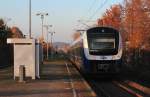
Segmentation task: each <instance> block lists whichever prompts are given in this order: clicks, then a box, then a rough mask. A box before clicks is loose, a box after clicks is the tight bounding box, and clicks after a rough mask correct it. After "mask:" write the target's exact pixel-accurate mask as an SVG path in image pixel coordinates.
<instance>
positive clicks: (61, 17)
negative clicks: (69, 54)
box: [0, 0, 123, 42]
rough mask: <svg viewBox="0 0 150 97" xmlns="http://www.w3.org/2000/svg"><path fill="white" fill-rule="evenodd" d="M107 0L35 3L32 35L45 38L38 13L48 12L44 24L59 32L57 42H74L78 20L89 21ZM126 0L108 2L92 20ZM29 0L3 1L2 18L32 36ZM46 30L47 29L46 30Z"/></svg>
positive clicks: (36, 1) (40, 1)
mask: <svg viewBox="0 0 150 97" xmlns="http://www.w3.org/2000/svg"><path fill="white" fill-rule="evenodd" d="M104 1H105V0H32V32H33V36H34V37H39V35H41V19H40V17H38V16H36V13H37V12H48V13H49V16H48V17H45V21H44V24H52V25H53V27H52V28H51V29H50V30H51V31H55V32H56V34H55V36H54V41H63V42H70V41H71V40H72V38H71V35H72V34H73V33H74V32H75V31H74V29H75V28H77V24H79V23H77V20H80V19H84V20H88V19H89V18H90V17H91V16H92V15H93V14H94V13H95V12H96V10H97V9H98V8H99V7H100V6H102V5H103V3H104ZM122 1H123V0H107V2H106V3H105V4H104V6H103V7H101V8H100V9H99V10H98V11H97V13H96V14H95V15H94V16H93V18H92V19H91V20H96V19H97V18H99V17H100V16H101V15H102V14H103V13H104V12H105V10H106V9H108V8H110V6H111V5H112V4H117V3H122ZM28 3H29V0H1V3H0V17H1V18H5V17H6V18H11V19H12V20H11V21H9V22H8V25H9V26H13V25H14V26H18V27H19V28H20V29H21V30H22V31H23V34H28V18H29V14H28V10H29V9H28V6H29V5H28ZM92 5H93V7H91V6H92ZM44 31H45V30H44Z"/></svg>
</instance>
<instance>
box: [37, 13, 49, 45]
mask: <svg viewBox="0 0 150 97" xmlns="http://www.w3.org/2000/svg"><path fill="white" fill-rule="evenodd" d="M36 15H37V16H40V17H41V20H42V37H41V38H42V43H43V40H44V36H43V21H44V16H48V13H37V14H36Z"/></svg>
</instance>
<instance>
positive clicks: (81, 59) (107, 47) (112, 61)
mask: <svg viewBox="0 0 150 97" xmlns="http://www.w3.org/2000/svg"><path fill="white" fill-rule="evenodd" d="M122 52H123V48H122V39H121V35H120V33H119V31H117V30H116V29H114V28H110V27H93V28H90V29H88V30H86V31H84V33H82V34H81V36H80V37H79V38H78V39H77V40H76V41H74V42H73V43H71V45H70V50H69V58H70V60H71V61H72V62H73V63H74V64H75V65H76V67H77V68H78V69H79V70H81V71H82V72H84V73H86V74H101V73H108V74H110V73H115V74H116V73H118V72H119V71H120V68H121V59H122Z"/></svg>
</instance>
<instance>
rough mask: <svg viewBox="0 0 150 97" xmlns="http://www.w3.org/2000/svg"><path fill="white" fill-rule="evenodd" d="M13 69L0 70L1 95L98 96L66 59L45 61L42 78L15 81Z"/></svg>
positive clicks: (45, 96)
mask: <svg viewBox="0 0 150 97" xmlns="http://www.w3.org/2000/svg"><path fill="white" fill-rule="evenodd" d="M12 70H13V69H11V68H7V69H5V70H4V69H3V70H0V72H1V74H0V76H1V77H0V79H1V82H0V97H8V96H9V97H96V94H95V93H94V91H93V90H92V89H91V88H90V86H89V85H88V84H87V82H86V81H85V80H84V79H83V78H82V76H81V75H80V73H79V72H78V71H77V70H76V68H75V67H74V66H73V65H71V64H70V63H69V62H67V61H65V60H56V61H45V62H44V64H43V65H42V66H41V78H40V79H38V80H29V81H28V80H27V81H26V83H18V82H16V81H13V78H11V77H13V75H11V74H13V71H12Z"/></svg>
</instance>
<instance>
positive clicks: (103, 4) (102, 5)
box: [88, 0, 108, 20]
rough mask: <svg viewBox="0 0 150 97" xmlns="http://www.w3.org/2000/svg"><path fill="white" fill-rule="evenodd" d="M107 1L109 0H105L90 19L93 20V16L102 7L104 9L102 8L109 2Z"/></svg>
mask: <svg viewBox="0 0 150 97" xmlns="http://www.w3.org/2000/svg"><path fill="white" fill-rule="evenodd" d="M107 1H108V0H105V1H104V2H103V3H102V4H101V5H100V6H99V7H98V8H97V10H96V11H95V12H94V13H93V14H92V15H91V16H90V17H89V19H88V20H92V19H93V17H94V16H95V15H96V14H97V13H98V11H99V10H100V9H102V8H103V7H104V6H105V4H106V3H107Z"/></svg>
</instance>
